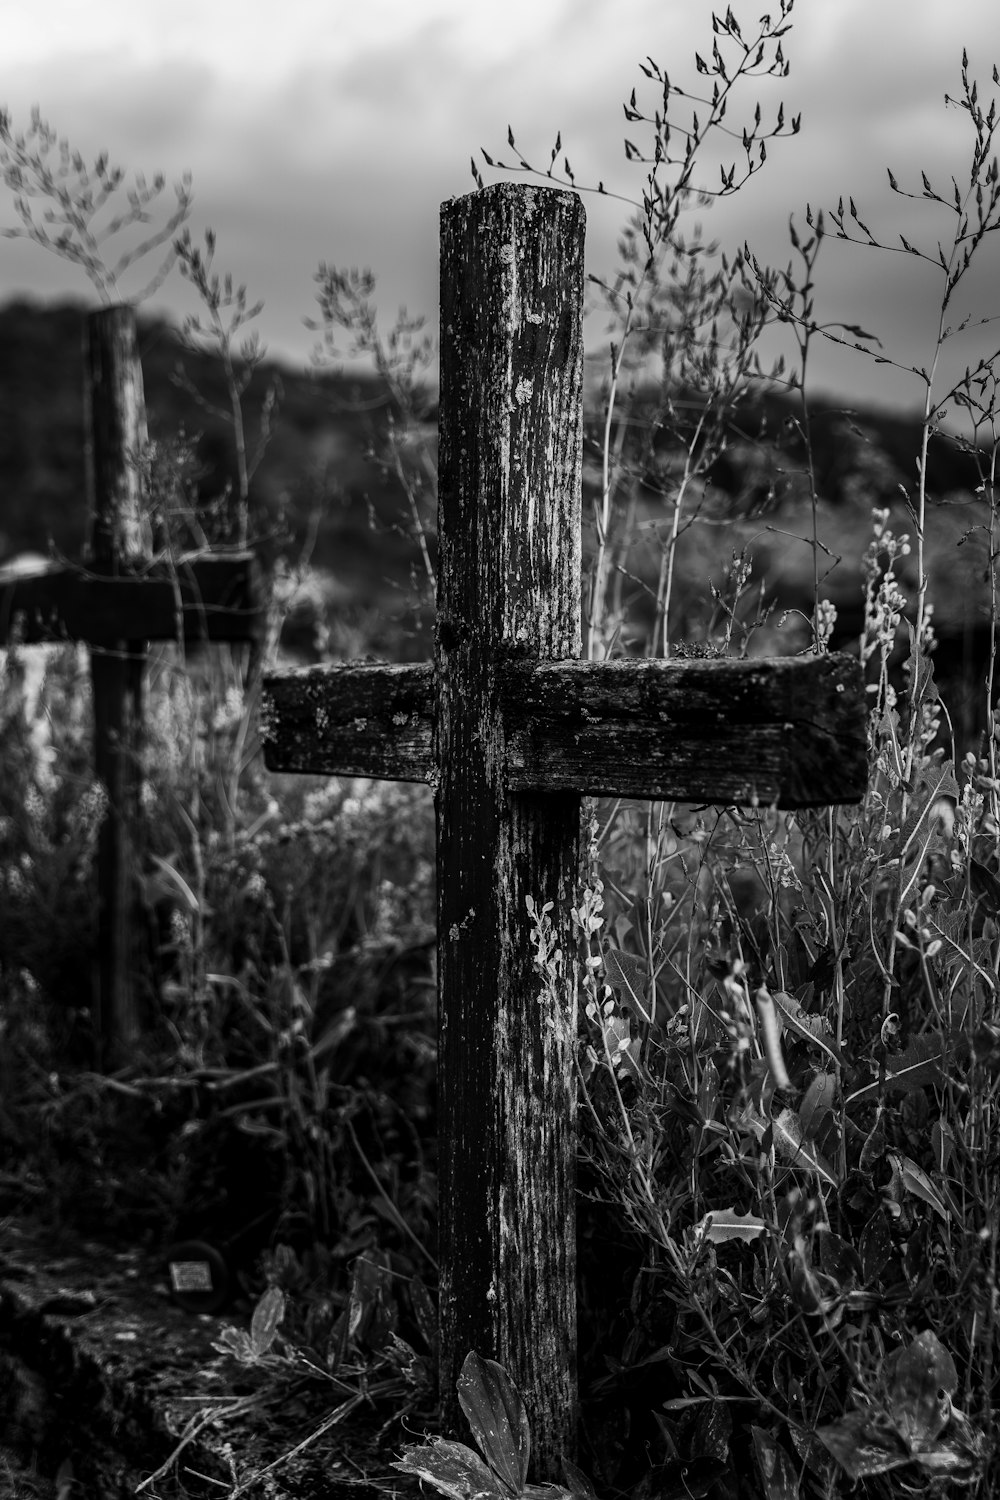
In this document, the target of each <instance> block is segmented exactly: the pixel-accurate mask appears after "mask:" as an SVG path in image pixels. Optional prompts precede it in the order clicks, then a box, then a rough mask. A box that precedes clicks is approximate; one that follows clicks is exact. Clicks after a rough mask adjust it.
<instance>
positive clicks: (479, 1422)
mask: <svg viewBox="0 0 1000 1500" xmlns="http://www.w3.org/2000/svg"><path fill="white" fill-rule="evenodd" d="M458 1400H459V1405H460V1406H461V1408H462V1410H463V1411H464V1412H465V1415H466V1417H467V1418H468V1421H469V1426H470V1427H471V1428H472V1435H473V1437H474V1438H475V1440H476V1442H477V1443H478V1444H479V1447H480V1448H481V1450H482V1453H483V1456H484V1458H485V1459H486V1462H487V1463H488V1464H489V1466H490V1468H491V1469H492V1470H493V1473H494V1474H495V1475H496V1476H497V1479H498V1480H499V1482H500V1484H501V1485H502V1486H503V1489H504V1490H506V1492H507V1493H508V1494H509V1495H511V1496H518V1495H520V1494H521V1492H522V1490H523V1489H524V1485H525V1481H526V1480H527V1477H528V1458H529V1455H530V1452H531V1434H530V1432H529V1429H528V1414H527V1412H526V1411H525V1409H524V1402H523V1401H522V1400H521V1397H520V1396H519V1395H518V1392H517V1390H516V1388H515V1386H514V1383H513V1381H512V1380H511V1379H510V1376H509V1375H508V1374H507V1372H506V1370H505V1369H504V1368H503V1366H502V1365H498V1364H497V1362H496V1360H493V1359H482V1358H481V1357H480V1356H479V1355H478V1354H477V1353H476V1352H475V1350H473V1351H472V1353H471V1354H469V1355H467V1356H466V1359H465V1363H464V1364H463V1365H462V1373H461V1374H460V1375H459V1377H458Z"/></svg>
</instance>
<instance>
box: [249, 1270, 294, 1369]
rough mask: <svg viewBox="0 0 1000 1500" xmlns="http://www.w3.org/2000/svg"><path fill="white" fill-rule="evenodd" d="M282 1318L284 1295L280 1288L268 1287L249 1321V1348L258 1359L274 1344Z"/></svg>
mask: <svg viewBox="0 0 1000 1500" xmlns="http://www.w3.org/2000/svg"><path fill="white" fill-rule="evenodd" d="M284 1316H285V1294H284V1292H283V1291H282V1290H281V1287H280V1286H269V1287H268V1289H267V1291H266V1292H265V1293H264V1295H263V1297H261V1299H260V1301H259V1302H258V1303H257V1306H256V1307H255V1308H254V1310H253V1318H252V1319H251V1321H250V1347H251V1348H252V1350H253V1352H254V1354H255V1355H256V1356H257V1357H258V1359H259V1358H260V1356H261V1355H262V1354H266V1353H267V1351H268V1349H270V1347H271V1345H272V1344H273V1343H274V1340H275V1337H276V1335H277V1332H278V1325H279V1323H280V1322H281V1320H282V1318H283V1317H284Z"/></svg>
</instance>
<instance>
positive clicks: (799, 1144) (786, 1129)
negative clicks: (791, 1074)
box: [771, 1108, 837, 1187]
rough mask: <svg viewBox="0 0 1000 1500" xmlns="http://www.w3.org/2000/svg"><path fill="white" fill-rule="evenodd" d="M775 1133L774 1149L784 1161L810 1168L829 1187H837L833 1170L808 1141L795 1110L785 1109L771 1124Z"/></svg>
mask: <svg viewBox="0 0 1000 1500" xmlns="http://www.w3.org/2000/svg"><path fill="white" fill-rule="evenodd" d="M771 1128H772V1130H773V1133H774V1149H775V1150H776V1151H777V1153H778V1155H779V1156H780V1157H781V1158H782V1160H784V1161H787V1162H788V1163H789V1164H790V1165H791V1166H795V1167H809V1168H810V1169H811V1170H812V1171H813V1172H815V1173H816V1175H817V1177H819V1178H820V1180H821V1181H822V1182H825V1183H826V1184H827V1185H828V1186H829V1187H836V1186H837V1179H836V1177H835V1176H834V1172H833V1168H832V1167H831V1166H830V1164H829V1163H828V1162H826V1161H824V1159H823V1157H822V1156H821V1155H820V1153H819V1152H818V1151H817V1150H816V1147H815V1146H814V1145H813V1143H812V1141H807V1140H806V1138H805V1135H804V1134H803V1130H802V1121H801V1120H800V1119H799V1117H798V1115H797V1114H796V1113H795V1111H794V1109H787V1108H786V1109H783V1110H782V1111H781V1113H780V1114H779V1115H778V1116H776V1118H775V1119H774V1120H772V1122H771Z"/></svg>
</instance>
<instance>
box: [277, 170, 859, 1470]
mask: <svg viewBox="0 0 1000 1500" xmlns="http://www.w3.org/2000/svg"><path fill="white" fill-rule="evenodd" d="M583 239H584V211H583V206H582V204H581V202H580V200H579V199H578V198H577V197H575V196H573V195H571V194H569V193H564V192H557V191H554V190H551V189H541V188H528V187H521V186H510V185H506V184H503V185H500V186H496V187H491V188H488V189H487V190H485V191H482V192H478V193H473V194H471V195H470V196H469V197H465V198H459V199H456V200H454V201H452V202H449V203H446V204H445V205H444V207H443V209H442V214H441V394H440V456H439V469H440V475H439V496H440V498H439V510H438V537H439V546H440V554H439V565H438V617H437V639H436V651H435V660H434V665H433V666H380V665H373V666H367V665H366V666H350V665H347V666H336V667H315V668H306V669H303V670H301V671H298V672H290V673H281V674H275V675H274V676H272V677H270V678H269V679H267V680H266V681H265V696H264V713H265V720H264V723H263V725H262V731H261V734H262V741H263V744H264V751H265V757H266V760H267V764H268V765H269V766H270V767H271V768H272V769H274V770H281V771H312V772H321V773H340V774H344V775H355V776H377V777H386V778H390V779H400V780H410V781H416V780H422V781H427V782H430V784H431V785H432V786H433V788H434V792H435V799H436V808H437V883H438V894H437V902H438V956H439V999H438V1016H439V1029H438V1068H439V1073H438V1099H439V1127H438V1128H439V1162H440V1177H439V1218H440V1262H441V1285H440V1332H441V1344H440V1377H441V1396H442V1401H443V1402H444V1403H445V1409H446V1412H447V1413H448V1415H449V1420H453V1419H454V1416H455V1412H456V1408H455V1406H454V1396H453V1392H454V1385H455V1379H456V1376H457V1374H458V1371H459V1369H460V1368H461V1364H462V1361H463V1359H464V1358H465V1356H466V1355H467V1354H468V1353H469V1351H470V1350H472V1349H475V1350H477V1351H478V1352H479V1353H480V1354H482V1355H484V1356H487V1357H492V1358H495V1359H499V1360H500V1361H501V1362H502V1363H503V1364H504V1365H505V1366H506V1367H507V1369H508V1370H509V1372H510V1373H511V1375H512V1376H513V1378H514V1380H515V1381H516V1383H517V1384H518V1386H519V1387H520V1388H521V1390H522V1392H523V1394H524V1396H525V1400H526V1404H527V1407H528V1411H529V1417H530V1420H531V1426H532V1441H533V1451H534V1453H535V1475H536V1477H537V1478H547V1479H555V1478H558V1476H559V1470H560V1462H561V1458H562V1456H563V1455H566V1456H572V1454H573V1448H574V1428H575V1402H576V1374H575V1362H576V1278H575V1266H576V1244H575V1211H574V1151H575V1145H574V1128H575V1096H576V1078H575V1074H574V1051H575V1048H576V1045H577V1033H576V997H575V982H574V975H573V973H572V969H571V966H570V965H569V964H567V965H566V973H565V976H564V980H563V983H562V988H561V992H560V993H559V994H558V996H557V997H555V998H553V997H550V996H545V995H543V993H542V986H541V984H540V982H539V980H538V978H537V977H536V975H535V973H534V972H533V969H532V950H531V943H530V940H529V937H530V929H529V924H528V916H527V912H526V907H525V898H526V897H528V896H531V897H533V898H534V900H535V901H536V902H538V903H542V902H544V901H547V900H553V901H554V902H555V903H556V905H555V910H554V912H553V916H554V918H555V919H556V922H557V928H558V930H559V931H560V932H561V934H562V944H563V949H564V951H565V952H566V953H567V954H569V953H570V952H571V951H572V947H573V940H572V936H571V927H570V921H569V908H570V906H571V904H572V901H573V897H574V889H575V887H576V884H577V878H578V866H579V838H580V823H581V798H582V796H583V795H585V794H606V795H611V796H625V797H647V798H648V797H660V798H681V799H686V800H694V801H708V802H716V803H753V804H756V803H759V804H764V805H767V804H771V803H777V804H778V805H779V806H785V807H795V806H809V805H815V804H823V803H830V802H840V801H852V800H857V799H858V798H860V796H861V795H862V793H863V790H864V785H865V776H866V764H865V704H864V695H863V692H862V685H861V674H860V670H859V667H858V665H857V663H856V662H853V661H851V660H848V659H845V658H841V657H834V656H825V657H813V658H810V659H808V660H805V659H800V660H781V661H769V662H759V661H757V662H752V661H740V662H731V661H721V660H720V661H691V662H680V663H674V662H665V661H652V660H643V661H609V662H601V663H592V662H587V661H581V660H578V659H577V658H578V657H579V654H580V650H581V635H580V596H581V578H580V548H581V536H580V505H581V450H582V426H583V423H582V399H581V392H582V376H583V341H582V327H581V320H582V311H581V310H582V300H583V299H582V294H583Z"/></svg>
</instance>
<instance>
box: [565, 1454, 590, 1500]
mask: <svg viewBox="0 0 1000 1500" xmlns="http://www.w3.org/2000/svg"><path fill="white" fill-rule="evenodd" d="M563 1478H564V1479H565V1481H566V1487H567V1489H568V1490H569V1493H570V1495H571V1496H572V1497H573V1500H597V1494H596V1492H595V1490H594V1486H593V1485H592V1484H591V1482H590V1480H589V1479H588V1478H587V1476H586V1474H585V1473H584V1472H583V1470H582V1469H578V1468H577V1466H576V1464H573V1463H570V1461H569V1459H568V1458H564V1459H563Z"/></svg>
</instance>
